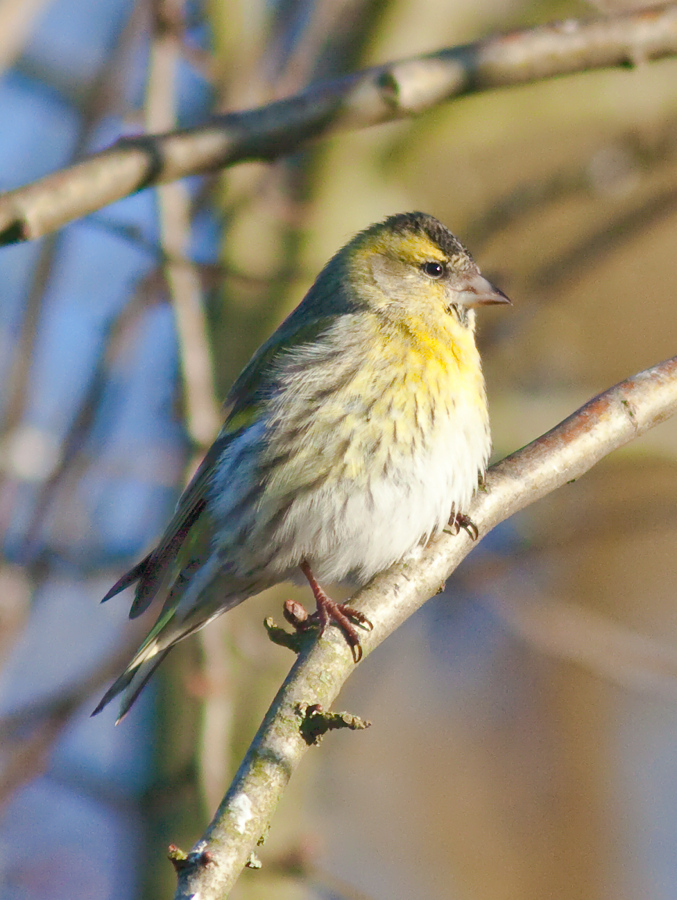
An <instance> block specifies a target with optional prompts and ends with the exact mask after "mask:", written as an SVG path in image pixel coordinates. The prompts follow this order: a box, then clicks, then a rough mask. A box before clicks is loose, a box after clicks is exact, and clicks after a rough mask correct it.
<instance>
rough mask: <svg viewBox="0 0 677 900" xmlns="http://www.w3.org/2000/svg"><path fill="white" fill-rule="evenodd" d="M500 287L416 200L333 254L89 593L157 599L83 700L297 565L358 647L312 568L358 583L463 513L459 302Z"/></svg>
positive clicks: (327, 616)
mask: <svg viewBox="0 0 677 900" xmlns="http://www.w3.org/2000/svg"><path fill="white" fill-rule="evenodd" d="M498 303H510V301H509V300H508V298H507V297H506V296H505V294H503V293H502V292H501V291H500V290H498V289H497V288H496V287H494V286H493V285H492V284H491V283H490V282H489V281H487V279H486V278H484V277H483V276H482V275H481V274H480V271H479V269H478V267H477V265H476V264H475V262H474V261H473V259H472V257H471V256H470V254H469V253H468V251H467V250H466V249H465V247H464V246H463V245H462V244H461V243H460V241H459V240H458V239H457V238H456V237H454V235H453V234H452V233H451V232H450V231H449V230H448V229H447V228H445V226H444V225H442V224H441V223H440V222H439V221H437V219H435V218H433V217H432V216H429V215H426V214H425V213H421V212H413V213H401V214H399V215H394V216H391V217H389V218H387V219H386V220H385V221H383V222H380V223H377V224H375V225H372V226H371V227H369V228H367V229H366V230H365V231H362V232H360V233H359V234H357V235H356V236H355V237H354V238H353V239H352V240H351V241H349V242H348V243H347V244H346V245H345V247H343V248H342V249H341V250H339V251H338V253H336V255H335V256H334V257H333V258H332V259H331V260H330V261H329V262H328V263H327V265H326V266H325V267H324V269H323V270H322V271H321V272H320V274H319V275H318V277H317V279H316V280H315V283H314V284H313V285H312V287H311V288H310V290H309V291H308V293H307V294H306V296H305V297H304V299H303V300H302V301H301V303H300V304H299V306H297V307H296V309H295V310H294V311H293V312H292V313H291V314H290V315H289V316H288V317H287V318H286V319H285V321H284V322H283V323H282V324H281V325H280V326H279V328H278V329H277V331H275V333H274V334H273V335H272V337H270V338H269V339H268V340H267V341H266V342H265V343H264V344H263V345H262V346H261V347H260V348H259V350H258V351H257V352H256V353H255V354H254V356H253V357H252V359H251V360H250V362H249V363H248V364H247V366H246V367H245V368H244V370H243V371H242V373H241V374H240V376H239V377H238V379H237V381H236V382H235V384H234V385H233V387H232V388H231V390H230V393H229V394H228V397H227V400H226V409H227V417H226V420H225V424H224V425H223V427H222V428H221V431H220V432H219V435H218V437H217V438H216V440H215V441H214V443H213V444H212V446H211V447H210V449H209V450H208V451H207V454H206V456H205V458H204V460H203V461H202V463H201V465H200V467H199V468H198V470H197V472H196V473H195V475H194V477H193V479H192V481H191V482H190V484H189V485H188V487H187V488H186V490H185V491H184V493H183V494H182V496H181V498H180V500H179V502H178V505H177V508H176V512H175V513H174V516H173V518H172V519H171V521H170V522H169V525H168V526H167V529H166V531H165V533H164V534H163V536H162V537H161V539H160V542H159V543H158V545H157V547H155V549H154V550H152V551H151V552H150V553H149V554H148V555H147V556H146V557H145V558H144V559H143V560H141V562H139V563H138V564H137V565H136V566H134V568H132V569H131V570H130V571H129V572H128V573H127V574H126V575H124V576H123V577H122V578H121V579H120V580H119V581H118V582H117V583H116V584H115V585H113V587H112V588H111V589H110V590H109V591H108V593H107V594H106V596H105V597H104V598H103V599H104V600H108V599H110V598H111V597H113V596H114V595H115V594H117V593H119V592H120V591H122V590H123V589H124V588H127V587H129V586H130V585H133V584H136V593H135V596H134V601H133V603H132V607H131V610H130V613H129V615H130V618H134V617H136V616H138V615H139V614H140V613H142V612H144V610H145V609H146V608H147V607H148V606H149V605H150V603H151V602H152V601H153V599H154V598H156V597H157V598H159V599H161V600H162V601H163V606H162V610H161V612H160V615H159V618H158V620H157V622H156V623H155V625H154V626H153V628H152V629H151V631H150V633H149V635H148V637H147V638H146V639H145V641H144V642H143V643H142V644H141V647H140V648H139V650H138V651H137V653H136V655H135V656H134V658H133V659H132V661H131V662H130V663H129V665H128V666H127V668H126V669H125V671H124V672H123V674H122V675H121V676H120V677H119V678H118V679H117V681H116V682H115V683H114V684H113V685H112V687H111V688H110V690H109V691H108V692H107V693H106V695H105V696H104V697H103V699H102V700H101V702H100V703H99V705H98V706H97V708H96V709H95V711H94V713H93V714H96V713H98V712H99V711H100V710H101V709H103V707H104V706H105V705H106V704H107V703H108V702H109V701H110V700H112V699H113V698H114V697H116V696H117V695H119V694H122V695H123V696H122V701H121V707H120V718H122V716H123V715H125V713H126V712H127V710H128V709H129V708H130V706H131V705H132V703H133V702H134V700H135V699H136V698H137V696H138V695H139V692H140V691H141V689H142V688H143V686H144V685H145V683H146V682H147V681H148V679H149V678H150V676H151V675H152V673H153V672H154V670H155V669H156V668H157V666H158V665H159V664H160V663H161V662H162V660H163V659H164V657H165V656H166V655H167V653H168V652H169V650H170V649H171V648H172V647H173V646H174V644H176V643H177V642H178V641H180V640H183V638H185V637H187V636H188V635H189V634H192V633H193V632H194V631H197V630H198V629H200V628H202V627H204V626H205V625H207V623H208V622H210V621H211V620H212V619H214V618H216V616H218V615H220V614H221V613H223V612H225V611H226V610H229V609H232V608H233V607H234V606H236V605H237V604H238V603H241V602H242V601H243V600H246V599H247V597H251V596H252V595H254V594H258V593H259V592H260V591H262V590H264V589H265V588H268V587H270V586H271V585H274V584H277V583H278V582H281V581H287V580H295V579H296V578H298V577H299V576H300V575H302V576H305V578H306V579H307V581H308V583H309V584H310V587H311V589H312V591H313V594H314V596H315V600H316V603H317V612H316V613H315V614H314V616H312V617H310V619H311V622H315V623H317V624H318V625H319V627H320V630H321V631H322V632H323V631H324V629H325V628H326V626H327V625H328V624H329V623H330V622H334V623H335V624H337V625H338V626H339V628H341V630H342V631H343V632H344V634H345V636H346V639H347V641H348V643H349V645H350V646H351V649H352V651H353V656H354V658H355V660H356V661H358V660H359V658H360V656H361V647H360V640H359V635H358V632H357V630H356V628H355V626H354V625H353V621H354V622H356V623H357V624H358V625H361V626H365V627H370V625H371V623H370V622H369V621H368V620H367V619H366V617H365V616H364V615H363V614H361V613H359V612H358V611H357V610H354V609H352V608H351V607H350V606H346V605H345V604H340V603H335V602H334V601H333V600H331V598H330V597H329V596H328V595H327V594H326V593H325V592H324V590H323V589H322V588H321V587H320V583H322V582H324V583H326V582H342V581H347V582H349V583H351V584H356V585H357V586H361V585H364V584H366V582H367V581H369V580H370V579H371V578H372V577H373V576H374V575H375V574H376V573H377V572H380V571H382V570H384V569H386V568H388V567H389V566H390V565H392V564H393V563H395V562H397V561H398V560H400V559H402V557H404V556H405V555H406V554H407V553H409V552H410V551H412V550H413V549H414V548H415V547H416V546H417V545H419V544H422V543H424V542H426V541H427V540H428V539H429V538H430V537H432V536H433V535H435V534H436V533H437V532H439V531H440V530H441V529H443V528H444V527H445V526H446V525H447V524H448V523H450V522H451V523H452V525H456V526H457V527H458V526H459V525H464V526H466V527H468V526H470V525H472V523H470V522H469V520H467V518H466V517H465V513H466V510H467V508H468V505H469V503H470V500H471V499H472V496H473V494H474V492H475V490H476V488H477V485H478V480H479V478H480V476H481V475H482V474H483V472H484V470H485V467H486V465H487V461H488V458H489V452H490V448H491V438H490V433H489V418H488V412H487V401H486V393H485V387H484V379H483V376H482V368H481V363H480V357H479V353H478V351H477V347H476V345H475V334H474V332H475V312H474V310H475V308H476V307H479V306H486V305H489V304H498ZM473 527H474V526H473ZM351 620H352V621H351ZM118 721H119V720H118Z"/></svg>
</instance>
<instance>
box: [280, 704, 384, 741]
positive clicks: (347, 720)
mask: <svg viewBox="0 0 677 900" xmlns="http://www.w3.org/2000/svg"><path fill="white" fill-rule="evenodd" d="M296 713H297V714H298V715H299V716H300V717H301V725H300V729H299V730H300V732H301V736H302V737H303V740H304V741H305V742H306V744H308V746H317V745H318V744H319V743H320V741H321V740H322V737H323V736H324V735H325V734H326V733H327V732H328V731H334V730H336V729H337V728H349V729H350V730H351V731H364V729H365V728H369V726H370V725H371V722H369V721H367V720H366V719H361V718H360V717H359V716H353V715H351V714H350V713H347V712H338V713H332V712H325V711H324V710H323V709H322V707H321V706H320V704H319V703H313V704H311V705H308V704H306V703H299V704H297V706H296Z"/></svg>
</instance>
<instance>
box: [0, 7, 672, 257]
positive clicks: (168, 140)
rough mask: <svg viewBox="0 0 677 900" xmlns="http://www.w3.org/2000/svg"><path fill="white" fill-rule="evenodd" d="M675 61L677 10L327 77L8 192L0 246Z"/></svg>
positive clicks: (124, 143)
mask: <svg viewBox="0 0 677 900" xmlns="http://www.w3.org/2000/svg"><path fill="white" fill-rule="evenodd" d="M675 55H677V4H669V5H667V6H665V7H658V8H654V9H649V10H640V11H635V12H630V13H624V14H622V15H619V16H616V17H611V18H600V19H593V20H590V21H578V20H569V21H567V22H564V23H557V24H551V25H544V26H540V27H538V28H530V29H524V30H521V31H514V32H512V33H510V34H506V35H498V36H492V37H490V38H487V39H485V40H481V41H477V42H475V43H472V44H466V45H464V46H459V47H452V48H449V49H446V50H440V51H439V52H437V53H433V54H430V55H427V56H420V57H414V58H412V59H408V60H403V61H400V62H395V63H387V64H385V65H382V66H375V67H373V68H370V69H364V70H362V71H361V72H357V73H354V74H352V75H347V76H344V77H342V78H337V79H335V80H332V81H325V82H320V83H318V84H315V85H312V86H311V87H309V88H307V89H306V90H304V91H302V92H301V93H298V94H296V95H294V96H292V97H288V98H286V99H284V100H279V101H277V102H275V103H270V104H268V105H267V106H262V107H260V108H258V109H253V110H246V111H243V112H233V113H228V114H226V115H222V116H216V117H214V118H213V119H211V120H210V121H209V122H207V123H206V124H205V125H201V126H199V127H196V128H188V129H185V130H182V131H173V132H169V133H167V134H160V135H144V136H141V137H135V138H125V139H123V140H120V141H118V142H117V143H116V144H114V145H113V146H112V147H110V148H109V149H107V150H104V151H102V152H100V153H96V154H94V155H92V156H90V157H88V158H87V159H84V160H82V161H81V162H79V163H76V164H75V165H73V166H71V167H70V168H68V169H64V170H62V171H59V172H55V173H53V174H51V175H47V176H45V177H44V178H42V179H40V180H39V181H36V182H33V183H32V184H29V185H26V186H25V187H21V188H17V189H16V190H14V191H10V192H8V193H7V194H5V195H4V196H2V197H0V244H9V243H14V242H17V241H22V240H33V239H34V238H38V237H41V236H42V235H44V234H47V233H48V232H50V231H54V230H55V229H57V228H60V227H61V226H63V225H65V224H66V223H67V222H70V221H72V220H73V219H76V218H79V217H81V216H85V215H87V214H89V213H91V212H94V211H95V210H97V209H101V207H103V206H106V205H107V204H108V203H112V202H113V201H115V200H119V199H121V198H122V197H126V196H128V195H129V194H132V193H134V192H135V191H139V190H141V189H142V188H145V187H149V186H150V185H154V184H160V183H163V182H167V181H173V180H175V179H177V178H183V177H184V176H186V175H194V174H198V173H203V172H208V171H213V170H215V169H219V168H223V167H225V166H229V165H234V164H235V163H238V162H242V161H245V160H255V159H256V160H270V159H276V158H277V157H279V156H283V155H285V154H288V153H291V152H293V151H295V150H297V149H298V148H299V147H301V146H303V145H304V144H305V143H306V142H307V141H309V140H311V139H313V138H317V137H320V136H323V135H326V134H329V133H331V132H333V131H336V130H338V129H347V128H365V127H367V126H369V125H376V124H378V123H381V122H389V121H393V120H396V119H402V118H406V117H408V116H415V115H418V114H420V113H422V112H424V111H425V110H427V109H431V108H432V107H435V106H437V105H439V104H440V103H443V102H445V101H447V100H451V99H452V98H454V97H459V96H461V95H463V94H470V93H476V92H479V91H485V90H490V89H493V88H497V87H506V86H509V85H515V84H525V83H527V82H533V81H541V80H543V79H546V78H553V77H555V76H557V75H564V74H571V73H573V72H583V71H588V70H591V69H603V68H610V67H619V66H634V65H638V64H639V63H641V62H646V61H649V60H655V59H660V58H662V57H665V56H675Z"/></svg>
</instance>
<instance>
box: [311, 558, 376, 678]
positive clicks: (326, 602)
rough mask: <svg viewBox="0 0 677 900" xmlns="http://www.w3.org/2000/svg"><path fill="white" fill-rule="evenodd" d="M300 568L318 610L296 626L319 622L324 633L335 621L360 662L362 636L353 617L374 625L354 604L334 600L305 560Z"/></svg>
mask: <svg viewBox="0 0 677 900" xmlns="http://www.w3.org/2000/svg"><path fill="white" fill-rule="evenodd" d="M300 569H301V571H302V572H303V574H304V575H305V576H306V578H307V579H308V584H309V585H310V589H311V590H312V592H313V596H314V597H315V602H316V603H317V612H315V613H314V614H313V615H312V616H309V617H308V619H306V620H305V621H303V622H302V621H299V620H297V622H296V627H297V628H301V629H303V628H307V627H308V626H307V623H308V622H317V623H318V624H319V626H320V634H324V630H325V628H326V627H327V625H329V623H330V622H334V623H335V624H336V625H338V627H339V628H340V629H341V631H342V632H343V633H344V635H345V637H346V640H347V641H348V645H349V646H350V650H351V652H352V654H353V659H354V660H355V662H359V661H360V660H361V659H362V646H361V644H360V636H359V634H358V633H357V629H356V628H355V626H354V625H353V623H352V622H351V621H350V620H351V619H353V620H354V621H355V622H357V623H358V624H359V625H362V627H363V628H366V629H367V630H369V631H371V630H372V628H373V627H374V626H373V625H372V624H371V622H370V621H369V619H368V618H367V617H366V616H365V615H364V613H361V612H360V611H359V610H358V609H353V607H352V606H348V605H347V604H346V603H336V601H334V600H332V599H331V597H329V596H328V595H327V594H326V593H325V592H324V591H323V590H322V588H321V587H320V585H319V584H318V583H317V581H316V579H315V576H314V575H313V573H312V570H311V568H310V566H309V565H308V563H307V562H306V561H305V560H304V561H303V562H302V563H301V566H300Z"/></svg>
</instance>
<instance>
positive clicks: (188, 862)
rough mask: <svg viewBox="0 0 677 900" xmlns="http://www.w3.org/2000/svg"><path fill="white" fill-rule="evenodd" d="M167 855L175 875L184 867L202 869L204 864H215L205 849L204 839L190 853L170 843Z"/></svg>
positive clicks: (181, 871)
mask: <svg viewBox="0 0 677 900" xmlns="http://www.w3.org/2000/svg"><path fill="white" fill-rule="evenodd" d="M167 857H168V859H169V861H170V862H171V864H172V865H173V866H174V871H175V872H176V874H177V875H180V874H181V873H183V872H185V871H186V869H204V868H205V866H210V865H216V863H215V861H214V859H213V858H212V855H211V853H210V852H209V850H207V843H206V841H201V842H200V843H199V844H198V845H197V847H196V848H195V850H191V851H190V853H185V852H184V851H183V850H181V849H180V848H179V847H177V846H176V844H170V845H169V848H168V851H167Z"/></svg>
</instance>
